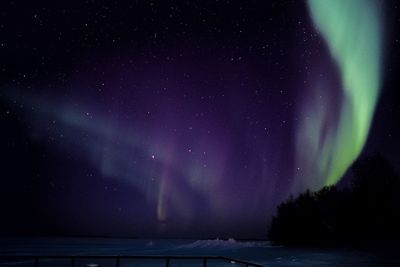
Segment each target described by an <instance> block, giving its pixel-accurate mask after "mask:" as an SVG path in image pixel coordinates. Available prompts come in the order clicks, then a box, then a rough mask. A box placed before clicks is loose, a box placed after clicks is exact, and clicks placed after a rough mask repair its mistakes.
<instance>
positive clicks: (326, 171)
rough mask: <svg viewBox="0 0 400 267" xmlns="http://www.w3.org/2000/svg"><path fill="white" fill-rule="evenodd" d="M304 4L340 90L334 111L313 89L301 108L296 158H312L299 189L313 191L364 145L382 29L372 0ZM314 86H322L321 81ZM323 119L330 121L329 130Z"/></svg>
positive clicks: (344, 168) (333, 179)
mask: <svg viewBox="0 0 400 267" xmlns="http://www.w3.org/2000/svg"><path fill="white" fill-rule="evenodd" d="M307 3H308V7H309V11H310V15H311V17H312V21H313V23H314V26H315V28H316V30H317V31H318V32H319V33H320V34H321V36H322V37H323V39H324V40H325V42H326V45H327V48H328V49H329V52H330V56H331V58H332V59H333V61H334V62H335V63H336V65H337V68H338V71H339V74H340V79H341V81H340V82H341V88H342V91H343V92H342V99H341V100H340V108H339V110H334V111H333V110H330V109H328V108H326V107H324V106H323V105H317V101H316V100H314V101H313V99H316V96H315V94H319V93H320V92H318V91H316V92H314V96H311V98H312V99H311V100H309V103H307V105H308V107H304V105H303V107H302V112H303V114H305V115H307V117H308V120H307V121H306V120H304V121H302V122H301V123H300V125H299V126H300V128H299V129H298V130H299V131H298V136H297V140H296V141H297V150H298V152H297V162H298V163H299V162H300V161H303V162H304V159H299V157H304V156H307V157H310V156H311V157H313V159H311V160H310V159H309V160H308V164H306V165H305V167H306V169H308V172H306V174H307V175H312V176H313V177H314V178H315V180H314V181H307V183H308V184H305V185H304V184H303V188H302V189H304V186H305V187H308V188H311V189H313V190H315V189H319V188H320V187H322V186H324V185H332V184H335V183H337V182H338V181H339V180H340V178H341V177H342V176H343V174H344V173H345V172H346V171H347V169H348V168H349V166H350V165H351V164H352V163H353V162H354V160H355V159H356V158H357V157H358V156H359V154H360V153H361V151H362V149H363V146H364V144H365V142H366V139H367V137H368V132H369V129H370V126H371V121H372V118H373V114H374V110H375V106H376V103H377V100H378V97H379V88H380V83H381V81H380V80H381V78H380V76H381V75H380V74H381V73H380V72H381V46H382V44H381V42H382V35H383V34H382V25H381V18H380V14H379V8H378V6H377V3H376V2H374V1H368V0H334V1H328V0H308V2H307ZM317 87H318V86H317ZM319 87H320V91H323V89H324V88H321V87H324V85H321V84H320V85H319ZM330 89H332V88H330ZM325 90H326V88H325ZM313 97H314V98H313ZM310 102H311V105H310ZM303 104H304V103H303ZM325 104H329V103H325ZM329 112H338V115H337V117H338V118H337V121H335V122H334V123H335V124H334V123H333V122H331V121H329V118H330V117H329ZM327 123H328V124H330V125H331V126H330V128H329V130H328V131H326V124H327ZM332 124H334V126H333V127H332ZM324 127H325V128H324ZM300 150H303V151H302V152H299V151H300ZM299 154H300V155H299ZM310 162H311V163H310ZM308 179H310V178H308ZM310 183H311V184H310Z"/></svg>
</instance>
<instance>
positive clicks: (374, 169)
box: [269, 154, 400, 246]
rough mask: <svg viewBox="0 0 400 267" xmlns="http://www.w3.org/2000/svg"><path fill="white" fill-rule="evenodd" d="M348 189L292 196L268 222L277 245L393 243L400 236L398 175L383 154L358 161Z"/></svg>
mask: <svg viewBox="0 0 400 267" xmlns="http://www.w3.org/2000/svg"><path fill="white" fill-rule="evenodd" d="M351 172H352V180H351V185H350V186H348V187H344V188H338V187H337V186H326V187H324V188H322V189H321V190H319V191H317V192H310V191H309V190H307V191H306V192H304V193H302V194H300V195H299V196H297V197H296V198H294V197H293V196H291V197H290V198H289V199H288V200H287V201H285V202H283V203H281V204H280V205H279V206H278V208H277V212H276V215H275V216H274V217H273V218H272V222H271V224H270V228H269V238H270V240H271V241H272V242H273V243H274V244H276V245H293V246H338V245H349V246H375V245H379V246H382V245H393V244H397V243H398V242H399V238H400V230H399V229H400V191H399V190H400V177H399V175H398V174H397V173H396V172H395V170H394V169H393V167H392V166H391V165H390V164H389V163H388V161H386V160H385V159H384V158H383V157H382V156H380V155H378V154H376V155H373V156H370V157H367V158H365V159H362V160H358V161H356V162H355V163H354V164H353V166H352V167H351Z"/></svg>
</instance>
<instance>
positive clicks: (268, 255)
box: [0, 238, 400, 267]
mask: <svg viewBox="0 0 400 267" xmlns="http://www.w3.org/2000/svg"><path fill="white" fill-rule="evenodd" d="M0 255H68V256H70V255H75V256H76V255H80V256H82V255H128V256H129V255H183V256H185V255H194V256H225V257H229V258H235V259H240V260H246V261H250V262H254V263H259V264H262V265H264V266H269V267H274V266H279V267H283V266H310V267H314V266H347V267H353V266H354V267H356V266H357V267H359V266H366V267H369V266H371V267H375V266H400V257H399V256H398V255H396V253H382V252H381V253H372V252H366V251H357V250H349V249H343V250H340V249H298V248H285V247H274V246H271V245H270V244H269V243H268V242H261V241H246V242H245V241H235V240H233V239H229V240H219V239H216V240H157V239H154V240H150V239H105V238H87V239H85V238H35V239H21V238H18V239H0ZM90 262H93V260H92V261H90ZM87 263H89V261H83V260H81V261H77V262H76V264H75V266H77V267H78V266H85V264H87ZM96 263H98V264H100V266H102V267H108V266H110V267H111V266H115V262H113V261H111V260H99V261H98V262H96ZM0 266H16V267H19V266H20V267H22V266H33V263H32V262H19V263H17V262H10V261H4V260H3V261H2V262H1V263H0ZM42 266H43V267H44V266H49V267H50V266H52V267H57V266H60V267H62V266H69V262H68V261H64V262H63V261H59V262H55V261H54V260H46V261H43V262H40V264H39V267H42ZM122 266H124V267H125V266H126V267H128V266H132V267H133V266H165V261H161V260H152V261H146V260H134V261H132V260H123V261H121V267H122ZM170 266H171V267H173V266H193V267H194V266H203V265H202V262H201V261H200V260H199V261H196V260H172V261H171V263H170ZM207 266H211V267H212V266H241V265H239V264H234V263H227V262H219V261H210V262H209V263H208V265H207ZM242 266H243V265H242Z"/></svg>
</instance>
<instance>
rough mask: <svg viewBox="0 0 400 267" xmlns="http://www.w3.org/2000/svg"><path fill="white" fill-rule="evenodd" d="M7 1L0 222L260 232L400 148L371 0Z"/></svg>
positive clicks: (175, 232)
mask: <svg viewBox="0 0 400 267" xmlns="http://www.w3.org/2000/svg"><path fill="white" fill-rule="evenodd" d="M4 5H5V6H4V8H2V9H1V10H5V11H3V12H4V19H3V22H1V24H0V30H1V31H2V33H3V35H2V36H3V37H2V38H3V39H1V40H0V53H1V64H2V65H1V68H0V79H1V80H0V108H1V109H0V114H1V115H0V123H1V125H2V129H4V130H3V131H2V133H1V138H0V140H1V146H2V148H3V149H2V162H3V185H4V186H3V187H2V188H1V189H0V195H1V201H0V203H2V204H1V205H2V206H1V208H2V209H3V210H4V214H7V216H5V218H9V219H7V220H5V221H3V222H2V225H1V229H2V232H7V233H8V232H11V233H19V232H26V233H33V234H43V233H44V234H60V233H61V234H66V235H105V236H145V237H146V236H160V237H164V236H166V237H187V236H190V237H192V236H196V237H197V236H201V237H217V236H220V237H232V236H233V237H244V238H247V237H252V238H253V237H259V236H262V235H264V234H265V232H266V225H268V223H269V221H270V218H271V216H272V215H273V214H274V212H275V209H276V206H277V204H279V203H280V202H281V201H283V200H285V199H286V198H287V197H288V196H289V195H290V194H298V193H299V192H302V191H303V190H305V189H312V190H317V189H320V188H322V187H323V186H325V185H331V184H336V183H338V182H339V181H340V179H341V177H342V175H343V174H344V173H345V172H346V171H347V169H348V168H349V166H350V165H351V164H352V162H353V161H354V160H355V159H356V158H357V157H358V156H359V155H360V154H361V153H362V152H363V149H367V150H368V149H371V150H373V149H375V148H377V147H378V148H380V149H382V150H383V151H384V152H385V151H389V150H390V151H391V152H390V153H392V154H393V150H391V149H395V148H396V147H397V146H396V144H397V143H396V142H395V141H393V140H392V139H389V140H392V143H391V144H392V145H391V146H390V147H389V148H388V146H387V145H386V143H385V142H384V141H386V139H387V136H388V132H390V135H391V137H390V138H392V136H396V134H397V132H398V131H397V128H396V126H395V125H396V124H395V122H394V120H393V119H391V118H393V117H394V115H393V114H397V113H396V112H398V111H396V110H397V109H396V108H393V106H396V104H393V102H391V101H394V99H395V98H394V97H386V98H385V97H384V96H382V98H383V100H382V103H381V100H379V101H378V99H379V98H380V95H381V93H383V92H384V84H385V78H384V77H385V73H386V72H387V69H388V68H389V67H386V62H385V64H383V63H384V60H383V55H384V53H383V52H384V49H385V42H387V39H385V38H386V33H385V34H384V33H383V29H384V27H385V26H384V25H389V23H388V24H385V23H387V22H386V21H385V16H384V14H385V10H386V9H387V10H391V9H394V8H386V7H385V5H384V4H382V3H380V2H375V1H362V0H354V1H345V0H338V1H318V0H315V1H314V0H309V1H304V2H303V1H252V2H251V3H250V2H244V1H193V2H190V1H189V2H182V3H180V2H179V3H178V2H175V1H160V2H157V1H154V2H152V1H150V2H148V1H142V2H141V1H136V2H134V1H121V2H120V3H118V4H115V5H112V6H111V5H107V4H106V3H98V2H97V1H86V2H84V3H83V2H82V3H72V2H65V3H53V2H51V1H47V3H45V4H36V3H30V4H22V3H17V2H15V3H14V2H13V3H8V4H4ZM387 5H388V6H390V7H391V6H393V5H395V4H394V3H393V4H387ZM385 8H386V9H385ZM18 12H21V14H20V16H15V14H17V13H18ZM18 14H19V13H18ZM17 18H20V19H17ZM396 57H398V55H397V54H396V55H394V56H393V58H396ZM387 64H388V66H390V70H391V71H392V72H391V73H394V72H395V71H394V70H396V66H394V65H393V63H392V65H390V62H389V63H387ZM390 75H393V74H390ZM390 77H391V76H390ZM381 88H382V91H380V90H381ZM387 92H389V93H390V94H393V92H394V89H387ZM390 94H389V95H390ZM380 103H381V104H380ZM379 105H381V110H380V109H379ZM387 107H389V108H387ZM375 110H377V116H378V118H382V117H384V118H387V122H385V123H384V125H385V126H386V125H388V126H387V127H389V128H386V127H383V126H382V124H380V121H378V124H376V123H375V122H374V113H375ZM382 110H383V111H382ZM388 110H390V111H388ZM393 110H394V111H393ZM392 113H393V114H392ZM399 114H400V112H399ZM374 126H375V127H374ZM370 130H371V133H370ZM370 135H372V136H373V137H372V138H370V137H369V136H370ZM393 138H394V137H393ZM371 140H372V141H371ZM382 140H384V141H382ZM396 140H397V139H396ZM10 202H13V203H14V204H13V207H10V206H9V205H8V204H7V203H10ZM16 210H18V211H19V212H18V213H16V212H15V211H16ZM32 214H41V215H40V216H37V217H35V218H37V219H36V220H35V221H32V222H30V223H29V224H26V223H21V222H22V221H25V220H26V218H27V217H31V216H33V215H32ZM49 225H51V226H49Z"/></svg>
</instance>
